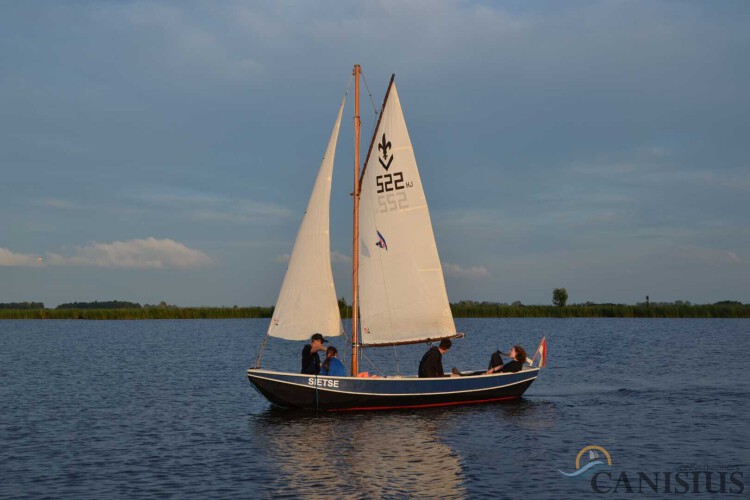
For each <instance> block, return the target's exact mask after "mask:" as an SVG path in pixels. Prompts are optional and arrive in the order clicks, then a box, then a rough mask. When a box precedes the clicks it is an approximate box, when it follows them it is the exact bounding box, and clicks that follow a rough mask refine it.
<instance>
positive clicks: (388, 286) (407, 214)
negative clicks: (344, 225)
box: [359, 83, 456, 344]
mask: <svg viewBox="0 0 750 500" xmlns="http://www.w3.org/2000/svg"><path fill="white" fill-rule="evenodd" d="M381 113H382V116H381V118H380V125H379V127H378V130H377V132H376V134H375V142H374V143H373V145H372V150H371V151H370V155H369V160H368V162H367V165H366V166H365V172H364V175H363V178H362V187H361V198H360V228H359V249H360V257H359V258H360V260H359V295H360V302H359V310H360V317H361V325H362V342H363V343H364V344H389V343H397V342H409V341H418V340H424V339H428V338H437V337H448V336H453V335H455V334H456V326H455V324H454V322H453V314H452V313H451V310H450V304H449V303H448V294H447V293H446V291H445V280H444V278H443V269H442V266H441V265H440V257H439V256H438V252H437V246H436V245H435V236H434V234H433V232H432V223H431V221H430V213H429V211H428V209H427V200H426V198H425V195H424V190H423V189H422V182H421V180H420V178H419V172H418V170H417V162H416V159H415V158H414V151H413V149H412V145H411V140H410V139H409V133H408V131H407V130H406V122H405V121H404V115H403V112H402V110H401V102H400V101H399V98H398V92H397V91H396V85H395V83H391V87H390V89H389V94H388V98H387V100H386V103H385V106H384V109H383V110H382V111H381Z"/></svg>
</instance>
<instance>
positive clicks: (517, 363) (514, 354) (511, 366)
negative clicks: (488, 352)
mask: <svg viewBox="0 0 750 500" xmlns="http://www.w3.org/2000/svg"><path fill="white" fill-rule="evenodd" d="M497 354H499V351H498V353H497ZM509 356H510V358H511V360H510V361H508V362H507V363H504V364H503V363H500V364H496V358H495V354H493V355H492V360H490V369H489V370H487V371H486V372H485V373H486V374H487V375H489V374H491V373H515V372H520V371H521V369H522V368H523V364H524V363H525V362H526V350H525V349H524V348H523V347H521V346H520V345H514V346H513V347H512V348H511V350H510V354H509ZM497 358H500V356H499V355H498V356H497ZM500 361H502V358H500ZM493 365H494V366H493Z"/></svg>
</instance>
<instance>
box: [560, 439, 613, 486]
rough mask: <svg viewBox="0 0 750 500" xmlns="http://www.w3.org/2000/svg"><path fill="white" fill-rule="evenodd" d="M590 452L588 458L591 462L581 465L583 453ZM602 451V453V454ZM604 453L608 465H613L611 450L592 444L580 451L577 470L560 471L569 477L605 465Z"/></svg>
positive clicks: (577, 457) (577, 458)
mask: <svg viewBox="0 0 750 500" xmlns="http://www.w3.org/2000/svg"><path fill="white" fill-rule="evenodd" d="M587 451H588V452H589V454H588V459H589V462H588V463H587V464H585V465H584V466H583V467H581V457H583V454H584V453H586V452H587ZM600 452H601V455H600ZM602 455H603V456H604V458H606V463H607V465H608V466H610V467H612V457H610V456H609V452H608V451H607V450H605V449H604V448H602V447H601V446H596V445H591V446H585V447H583V448H581V451H579V452H578V456H576V470H575V471H574V472H563V471H559V472H560V474H562V475H563V476H567V477H571V478H572V477H577V476H580V475H581V474H584V473H586V472H588V471H589V470H591V469H593V468H595V467H598V466H600V465H601V466H603V465H604V461H602Z"/></svg>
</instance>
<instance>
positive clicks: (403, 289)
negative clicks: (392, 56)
mask: <svg viewBox="0 0 750 500" xmlns="http://www.w3.org/2000/svg"><path fill="white" fill-rule="evenodd" d="M360 75H361V68H360V66H359V65H355V66H354V70H353V77H354V137H355V147H354V190H353V193H352V194H353V196H352V198H353V200H354V202H353V204H354V210H353V212H354V217H353V233H354V234H353V239H352V241H353V248H352V289H353V292H352V311H353V313H352V331H351V347H352V351H351V372H350V375H349V376H344V377H338V376H323V375H306V374H300V373H291V372H281V371H273V370H267V369H264V368H261V363H260V361H261V356H262V352H263V348H264V347H265V343H266V340H267V337H268V336H272V337H279V338H283V339H288V340H306V341H309V340H310V338H311V336H312V335H313V334H315V333H320V334H322V335H323V336H324V337H329V336H337V335H341V334H343V333H344V328H343V325H342V322H341V316H340V312H339V307H338V302H337V299H336V291H335V288H334V282H333V275H332V272H331V256H330V238H329V205H330V193H331V179H332V173H333V164H334V154H335V150H336V144H337V140H338V132H339V128H340V125H341V116H342V113H343V108H344V102H343V101H342V103H341V107H340V108H339V112H338V115H337V118H336V121H335V124H334V127H333V131H332V132H331V136H330V139H329V141H328V146H327V148H326V151H325V154H324V156H323V160H322V162H321V165H320V168H319V171H318V176H317V178H316V181H315V185H314V187H313V191H312V194H311V195H310V200H309V202H308V205H307V211H306V212H305V216H304V217H303V220H302V223H301V225H300V228H299V231H298V233H297V238H296V240H295V243H294V248H293V250H292V254H291V260H290V262H289V267H288V268H287V273H286V276H285V277H284V281H283V284H282V287H281V291H280V292H279V298H278V300H277V303H276V307H275V308H274V313H273V318H272V319H271V322H270V324H269V327H268V332H267V336H266V338H264V340H263V346H262V347H261V353H260V354H259V355H258V360H257V362H256V365H255V366H254V367H252V368H249V369H248V370H247V376H248V379H249V380H250V382H251V383H252V384H253V386H254V387H255V389H257V391H258V392H259V393H260V394H262V395H263V396H265V397H266V398H267V399H268V400H269V401H270V402H271V403H272V404H274V405H276V406H281V407H285V408H302V409H308V410H324V411H351V410H385V409H396V408H425V407H434V406H447V405H460V404H470V403H488V402H495V401H502V400H508V399H515V398H519V397H521V395H523V393H524V392H525V391H526V389H528V387H529V386H530V385H531V384H532V382H533V381H534V380H536V378H537V376H538V374H539V370H540V368H541V367H542V366H543V360H544V358H545V357H546V352H545V353H544V355H543V356H542V358H541V359H540V362H539V364H538V366H537V367H534V366H533V360H532V366H524V368H523V370H521V371H519V372H516V373H498V374H491V375H476V376H455V377H441V378H417V377H416V375H415V376H412V377H407V376H403V377H402V376H392V377H391V376H388V377H377V378H372V377H363V376H361V375H364V374H362V373H360V370H359V357H360V350H361V349H363V348H366V347H382V346H395V345H403V344H415V343H430V342H434V341H438V340H442V339H446V338H457V337H462V336H463V334H461V333H457V332H456V327H455V323H454V320H453V315H452V313H451V309H450V304H449V302H448V295H447V292H446V288H445V280H444V278H443V270H442V265H441V263H440V259H439V257H438V251H437V246H436V244H435V236H434V234H433V231H432V222H431V220H430V214H429V210H428V207H427V200H426V198H425V194H424V190H423V188H422V182H421V180H420V177H419V171H418V169H417V162H416V159H415V156H414V151H413V149H412V144H411V140H410V138H409V133H408V130H407V128H406V121H405V119H404V115H403V111H402V108H401V102H400V100H399V95H398V91H397V90H396V84H395V78H394V77H391V80H390V83H389V84H388V89H387V91H386V94H385V99H384V101H383V105H382V107H381V111H380V114H379V117H378V121H377V124H376V126H375V131H374V134H373V137H372V140H371V142H370V148H369V150H368V153H367V157H366V159H365V162H364V167H363V168H362V169H361V171H360V166H359V165H360V161H359V150H360V146H359V141H360V123H361V122H360V116H359V93H360V92H359V79H360ZM345 99H346V98H344V100H345ZM540 348H541V345H540Z"/></svg>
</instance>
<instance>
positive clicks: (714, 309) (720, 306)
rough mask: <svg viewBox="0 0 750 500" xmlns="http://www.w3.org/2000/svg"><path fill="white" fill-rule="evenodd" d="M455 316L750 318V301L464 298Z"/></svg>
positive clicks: (454, 308)
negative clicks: (561, 302) (554, 302)
mask: <svg viewBox="0 0 750 500" xmlns="http://www.w3.org/2000/svg"><path fill="white" fill-rule="evenodd" d="M451 310H452V311H453V316H454V317H456V318H750V304H742V303H740V302H735V301H723V302H717V303H715V304H701V305H696V304H690V303H689V302H683V301H678V302H675V303H658V304H655V303H651V304H646V303H642V304H636V305H627V304H595V303H591V302H588V303H585V304H572V305H567V306H563V307H559V306H537V305H529V306H526V305H523V304H520V303H515V304H511V305H508V304H498V303H493V302H474V301H461V302H458V303H456V304H451Z"/></svg>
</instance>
